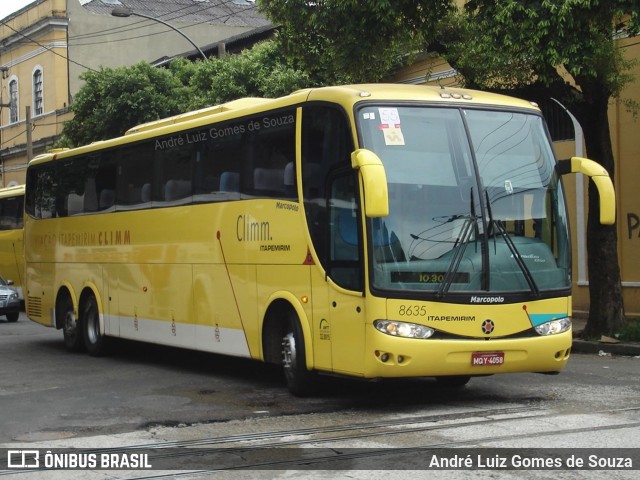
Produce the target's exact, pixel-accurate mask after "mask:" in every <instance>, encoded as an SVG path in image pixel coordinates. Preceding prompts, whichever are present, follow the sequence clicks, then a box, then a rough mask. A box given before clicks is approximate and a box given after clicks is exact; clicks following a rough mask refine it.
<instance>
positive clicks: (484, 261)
mask: <svg viewBox="0 0 640 480" xmlns="http://www.w3.org/2000/svg"><path fill="white" fill-rule="evenodd" d="M358 118H359V127H360V134H361V137H362V141H363V146H364V147H365V148H368V149H370V150H373V151H374V152H376V153H377V154H378V155H379V156H380V158H381V159H382V162H383V163H384V166H385V169H386V174H387V181H388V184H389V185H388V187H389V209H390V213H389V216H387V217H384V218H376V219H369V220H368V232H367V234H368V238H369V243H368V244H369V246H370V254H371V256H372V263H373V271H372V272H373V276H372V282H373V286H374V288H379V289H385V290H418V291H428V292H433V293H434V294H437V295H440V296H443V295H446V294H448V293H449V292H456V291H492V292H500V291H505V292H506V291H526V292H532V293H536V294H537V293H539V291H541V290H552V289H563V288H568V287H569V273H570V272H569V261H570V252H569V243H568V233H567V220H566V212H565V207H564V203H563V196H562V194H561V191H560V183H559V182H558V179H557V177H556V174H555V171H554V168H553V167H554V157H553V153H552V151H551V145H550V144H549V141H548V139H547V136H546V134H545V130H544V125H543V121H542V118H541V117H539V116H537V115H534V114H526V113H521V112H512V111H487V110H472V109H468V110H463V109H456V108H435V107H413V106H412V107H408V106H402V107H388V106H375V107H374V106H370V107H366V108H363V109H361V110H359V112H358Z"/></svg>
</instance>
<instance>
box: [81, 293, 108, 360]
mask: <svg viewBox="0 0 640 480" xmlns="http://www.w3.org/2000/svg"><path fill="white" fill-rule="evenodd" d="M82 324H83V325H84V346H85V348H86V349H87V352H88V353H89V355H92V356H94V357H100V356H102V355H105V354H106V353H108V339H107V338H106V337H105V336H104V335H103V334H102V332H100V312H99V310H98V302H97V301H96V298H95V297H94V296H93V295H91V296H89V297H88V298H87V300H86V301H85V302H84V303H83V305H82Z"/></svg>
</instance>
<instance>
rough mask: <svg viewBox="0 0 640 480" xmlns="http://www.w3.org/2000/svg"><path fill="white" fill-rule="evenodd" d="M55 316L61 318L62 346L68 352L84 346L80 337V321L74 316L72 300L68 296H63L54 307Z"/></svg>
mask: <svg viewBox="0 0 640 480" xmlns="http://www.w3.org/2000/svg"><path fill="white" fill-rule="evenodd" d="M56 317H58V318H61V319H62V335H63V337H64V346H65V347H67V350H69V351H70V352H79V351H81V350H82V349H83V348H84V341H83V339H82V322H81V321H80V319H78V318H76V314H75V312H74V311H73V302H72V301H71V298H70V297H69V296H64V297H63V298H62V299H61V300H60V302H59V303H58V306H57V308H56Z"/></svg>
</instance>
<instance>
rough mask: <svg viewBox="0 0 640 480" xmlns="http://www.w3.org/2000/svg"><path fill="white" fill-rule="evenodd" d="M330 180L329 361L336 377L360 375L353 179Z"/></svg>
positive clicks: (358, 232)
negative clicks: (342, 374) (343, 374)
mask: <svg viewBox="0 0 640 480" xmlns="http://www.w3.org/2000/svg"><path fill="white" fill-rule="evenodd" d="M343 172H344V173H338V174H337V175H334V176H331V177H330V180H329V185H328V188H327V194H328V195H329V198H328V217H329V222H328V223H329V228H328V231H327V233H328V243H329V245H328V249H327V255H328V258H327V265H326V266H327V279H326V285H327V288H328V290H329V291H328V296H327V300H328V302H329V305H328V310H329V318H330V327H331V357H332V364H333V370H334V372H336V373H348V374H352V375H354V374H355V375H358V374H361V373H362V371H363V352H364V338H365V331H364V328H365V327H364V326H365V311H364V297H363V294H362V289H363V283H364V282H363V278H364V277H363V275H364V274H363V270H364V268H363V265H364V263H363V258H364V255H363V252H362V243H363V242H362V229H361V225H362V222H361V219H360V208H359V205H358V201H359V200H358V195H357V194H356V192H357V188H356V185H357V183H356V175H354V172H353V170H352V169H351V168H349V169H346V170H343Z"/></svg>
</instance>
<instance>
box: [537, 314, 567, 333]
mask: <svg viewBox="0 0 640 480" xmlns="http://www.w3.org/2000/svg"><path fill="white" fill-rule="evenodd" d="M569 328H571V318H570V317H564V318H557V319H555V320H551V321H550V322H547V323H543V324H542V325H538V326H537V327H536V332H538V335H556V334H558V333H562V332H566V331H567V330H569Z"/></svg>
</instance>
